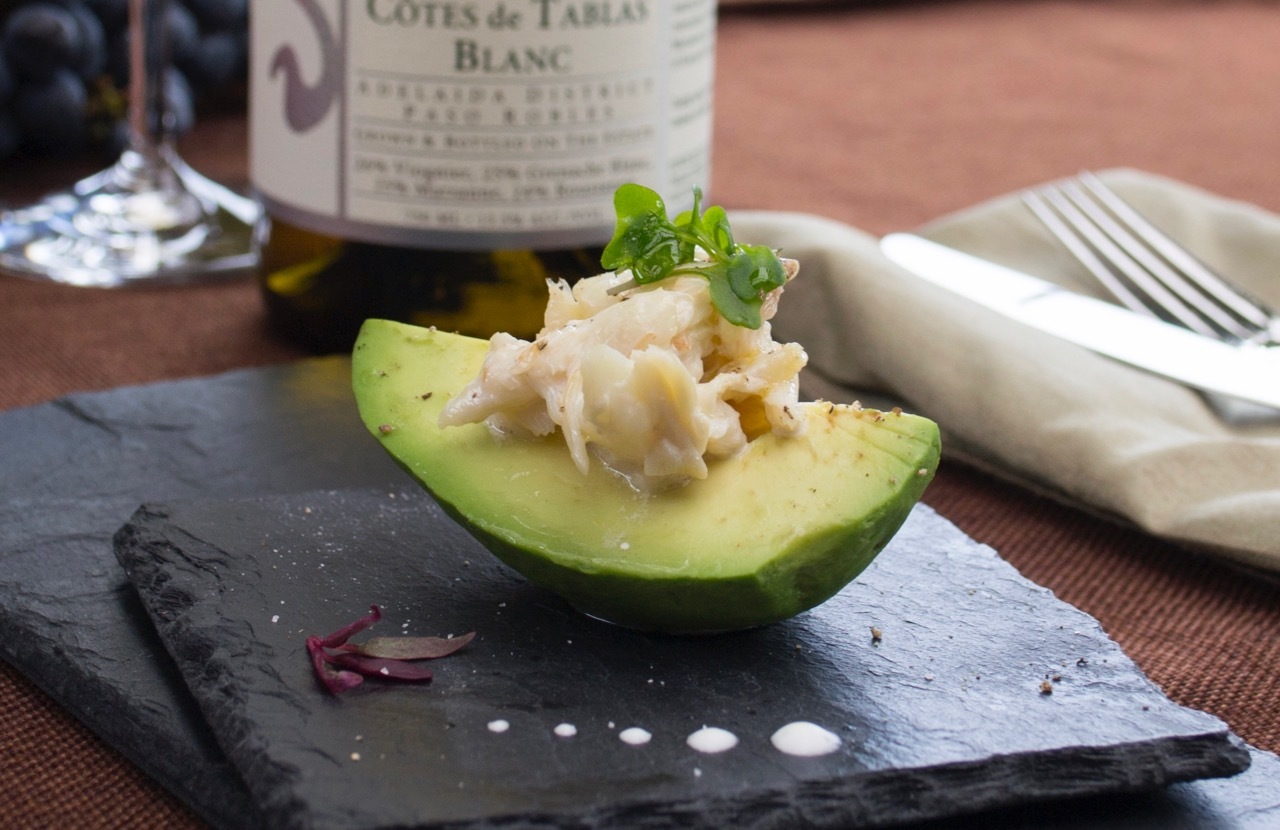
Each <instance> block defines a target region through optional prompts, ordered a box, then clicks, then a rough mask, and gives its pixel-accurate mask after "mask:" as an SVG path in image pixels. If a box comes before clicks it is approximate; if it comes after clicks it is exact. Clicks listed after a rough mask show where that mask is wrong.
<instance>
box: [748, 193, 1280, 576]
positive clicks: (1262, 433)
mask: <svg viewBox="0 0 1280 830" xmlns="http://www.w3.org/2000/svg"><path fill="white" fill-rule="evenodd" d="M1102 176H1103V178H1104V179H1105V180H1107V181H1108V183H1110V184H1111V186H1112V187H1113V188H1115V190H1116V191H1118V192H1119V193H1120V194H1121V195H1122V196H1124V197H1125V198H1126V199H1128V200H1129V201H1130V202H1132V203H1133V204H1134V206H1135V207H1137V208H1138V209H1139V211H1141V212H1143V213H1144V214H1146V215H1147V216H1148V218H1150V219H1151V220H1152V221H1153V222H1155V223H1156V224H1158V225H1159V226H1161V227H1162V228H1163V229H1165V230H1166V231H1167V232H1169V233H1170V234H1171V235H1172V236H1173V237H1174V238H1176V239H1178V240H1180V241H1182V242H1183V243H1184V244H1186V245H1187V247H1189V248H1191V249H1192V250H1193V251H1194V252H1195V253H1197V254H1198V255H1199V256H1200V257H1201V258H1202V259H1203V260H1204V261H1205V262H1206V263H1208V264H1210V265H1211V266H1214V267H1216V268H1218V269H1220V270H1221V271H1222V272H1223V273H1226V274H1228V275H1230V277H1231V279H1232V281H1233V282H1236V283H1238V284H1239V285H1241V286H1242V287H1244V288H1246V289H1248V290H1249V291H1250V292H1251V293H1253V294H1254V295H1255V296H1257V297H1259V299H1262V300H1263V301H1265V302H1268V303H1270V304H1272V305H1273V307H1280V267H1278V266H1280V217H1277V216H1275V215H1272V214H1268V213H1266V212H1264V211H1262V210H1260V209H1258V208H1256V207H1252V206H1249V205H1245V204H1241V203H1237V202H1231V201H1227V200H1225V199H1222V198H1219V197H1216V196H1213V195H1211V194H1208V193H1205V192H1203V191H1200V190H1197V189H1195V188H1192V187H1189V186H1187V185H1184V184H1179V183H1177V182H1173V181H1170V180H1168V179H1162V178H1159V177H1156V176H1152V175H1148V174H1144V173H1140V172H1137V171H1132V170H1113V171H1107V172H1105V173H1103V174H1102ZM733 224H734V231H735V235H736V236H737V237H738V238H739V239H742V240H746V241H752V242H764V243H767V244H770V245H774V246H779V247H781V248H782V249H783V251H784V254H785V255H786V256H790V257H795V258H796V259H798V260H800V263H801V267H800V276H799V278H798V279H797V280H796V281H795V282H794V283H793V284H792V285H791V286H789V287H788V289H787V296H786V298H785V300H784V301H783V303H782V306H781V310H780V312H779V315H778V317H777V319H776V320H775V324H774V329H775V336H776V337H778V339H783V340H793V341H796V342H799V343H801V344H803V345H804V346H805V347H806V349H807V350H808V352H809V357H810V364H809V369H808V370H806V376H805V377H806V381H805V382H806V384H807V386H808V389H807V391H808V392H809V393H810V394H815V395H817V396H820V397H824V398H827V399H832V400H851V399H855V398H860V397H861V398H862V400H863V401H864V402H866V401H867V398H866V397H865V396H866V395H867V394H869V393H871V394H880V395H883V396H886V397H887V399H888V400H889V401H890V402H898V403H901V404H903V405H904V408H905V407H910V408H911V409H913V410H914V411H917V412H920V413H921V414H925V415H928V416H929V417H932V418H934V419H935V420H937V421H938V423H939V425H940V426H941V428H942V433H943V447H944V452H948V451H949V452H951V453H952V454H953V455H955V456H958V457H963V458H966V459H968V460H971V461H976V462H977V463H980V464H982V465H983V466H985V467H987V468H988V469H991V470H993V471H995V472H997V473H999V474H1002V475H1004V476H1006V477H1008V478H1011V479H1014V480H1017V481H1019V482H1021V483H1024V484H1027V485H1029V486H1032V487H1035V488H1037V489H1040V490H1042V491H1045V492H1047V493H1049V494H1052V495H1056V496H1057V497H1059V498H1062V499H1065V500H1067V501H1070V502H1072V503H1075V504H1078V505H1081V506H1084V507H1086V508H1088V509H1091V510H1093V511H1096V512H1099V513H1103V514H1108V515H1111V516H1114V517H1117V518H1120V519H1122V520H1125V521H1127V522H1130V523H1132V524H1133V525H1136V526H1137V527H1139V528H1142V529H1144V530H1146V531H1148V532H1150V533H1152V534H1155V535H1157V536H1160V537H1164V538H1166V539H1170V540H1173V541H1176V542H1179V543H1183V544H1185V545H1188V546H1191V547H1195V548H1198V549H1202V550H1207V551H1211V552H1215V553H1217V554H1220V555H1224V556H1226V557H1229V558H1231V559H1233V560H1235V561H1237V562H1241V563H1245V564H1248V565H1252V566H1256V567H1261V568H1264V569H1269V570H1272V571H1280V419H1278V420H1276V421H1275V422H1270V423H1255V424H1252V425H1249V426H1232V425H1229V424H1227V423H1224V422H1223V421H1222V420H1221V419H1220V418H1219V417H1218V416H1217V415H1215V413H1214V411H1213V410H1212V409H1210V408H1209V407H1208V406H1207V405H1206V404H1205V402H1204V399H1203V398H1202V397H1201V396H1200V395H1198V394H1197V393H1195V392H1192V391H1190V390H1188V389H1186V388H1184V387H1182V386H1180V385H1178V384H1176V383H1172V382H1170V381H1167V380H1163V379H1161V378H1158V377H1155V376H1153V375H1149V374H1146V373H1144V372H1141V371H1139V370H1136V369H1132V368H1129V367H1127V366H1124V365H1121V364H1119V363H1117V362H1115V361H1112V360H1109V359H1107V358H1104V357H1100V356H1098V355H1095V354H1093V353H1092V352H1090V351H1088V350H1086V349H1083V348H1081V347H1078V346H1075V345H1072V344H1070V343H1066V342H1064V341H1061V340H1058V339H1057V338H1054V337H1052V336H1050V335H1047V334H1043V333H1041V332H1039V331H1037V330H1034V329H1031V328H1029V327H1027V326H1024V325H1022V324H1020V323H1017V322H1014V321H1012V320H1009V319H1007V318H1005V317H1003V316H1001V315H999V314H997V313H995V312H992V311H989V310H987V309H985V308H982V307H979V306H977V305H975V304H973V303H971V302H969V301H967V300H965V299H963V298H960V297H957V296H954V295H952V294H950V293H949V292H946V291H944V290H941V289H939V288H936V287H934V286H932V285H930V284H928V283H926V282H924V281H923V280H921V279H919V278H917V277H915V276H914V275H912V274H910V273H908V272H906V271H904V270H902V269H901V268H899V267H897V266H896V265H894V264H893V263H891V262H889V261H888V260H887V259H885V258H884V256H883V255H882V254H881V253H880V251H879V248H878V240H877V239H876V238H874V237H872V236H870V235H868V234H865V233H863V232H861V231H859V230H857V229H855V228H852V227H849V226H847V225H843V224H840V223H837V222H833V221H831V220H827V219H823V218H820V217H815V216H807V215H798V214H781V213H759V212H744V213H740V214H735V215H734V217H733ZM919 231H920V233H921V234H922V235H925V236H929V237H931V238H933V239H935V240H937V241H939V242H942V243H944V244H947V245H951V246H953V247H956V248H961V249H963V250H966V251H969V252H970V253H973V254H976V255H978V256H982V257H985V258H988V259H991V260H995V261H998V262H1002V263H1004V264H1006V265H1010V266H1013V267H1015V268H1019V269H1022V270H1024V271H1027V272H1029V273H1033V274H1036V275H1038V276H1041V277H1043V278H1045V279H1050V280H1054V281H1056V282H1059V283H1062V284H1063V285H1066V286H1068V287H1070V288H1072V289H1073V290H1077V291H1082V292H1087V293H1092V294H1094V295H1096V296H1104V295H1103V293H1102V292H1101V291H1100V290H1098V289H1097V288H1096V286H1095V285H1094V283H1093V282H1092V280H1091V278H1090V277H1089V276H1088V274H1087V272H1084V271H1082V270H1081V269H1080V267H1079V266H1078V265H1076V263H1075V262H1074V261H1073V260H1072V259H1071V257H1070V255H1069V254H1067V253H1066V252H1065V251H1063V250H1061V248H1060V247H1059V246H1058V243H1056V242H1055V241H1054V240H1053V239H1052V238H1051V237H1050V236H1049V235H1048V233H1047V232H1046V231H1045V230H1043V228H1042V227H1041V226H1040V225H1039V223H1038V222H1037V220H1036V219H1035V218H1034V217H1032V216H1031V215H1030V213H1029V212H1028V211H1027V210H1026V208H1025V207H1023V206H1022V204H1021V203H1020V201H1019V199H1018V197H1017V195H1016V194H1013V195H1009V196H1005V197H1001V198H998V199H995V200H993V201H991V202H987V203H984V204H981V205H978V206H976V207H974V208H971V209H968V210H965V211H962V212H960V213H956V214H953V215H951V216H948V217H945V218H943V219H941V220H939V221H937V222H935V223H932V224H930V225H928V226H927V227H925V228H922V229H919Z"/></svg>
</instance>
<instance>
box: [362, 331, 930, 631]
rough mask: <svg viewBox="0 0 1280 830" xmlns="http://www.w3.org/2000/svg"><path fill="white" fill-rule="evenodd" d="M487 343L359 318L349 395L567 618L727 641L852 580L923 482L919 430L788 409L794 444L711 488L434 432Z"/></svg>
mask: <svg viewBox="0 0 1280 830" xmlns="http://www.w3.org/2000/svg"><path fill="white" fill-rule="evenodd" d="M487 350H488V342H487V341H485V340H478V339H475V338H471V337H463V336H461V335H456V334H447V333H444V332H440V331H436V330H434V329H424V328H418V327H415V326H409V325H404V324H401V323H393V322H389V321H385V320H369V321H367V322H366V323H365V325H364V327H363V329H362V330H361V333H360V337H359V339H358V340H357V342H356V345H355V351H354V354H353V365H352V372H353V386H354V389H355V395H356V400H357V402H358V404H359V407H360V414H361V417H362V418H363V420H364V423H365V425H366V426H367V427H368V428H369V430H370V432H371V433H372V434H373V435H374V436H376V437H377V438H378V440H379V441H380V442H381V443H382V446H383V447H384V448H385V449H386V450H387V452H389V453H391V455H392V457H394V458H395V459H396V461H398V462H399V463H400V465H401V466H402V467H404V468H405V469H406V470H407V471H408V472H409V473H410V474H411V475H412V476H413V477H414V478H416V479H417V480H418V481H419V482H421V483H422V484H423V485H424V486H425V487H426V489H427V490H428V491H429V492H430V493H431V495H432V496H433V497H434V498H435V500H436V501H437V502H439V504H440V505H441V507H443V508H444V509H445V510H446V511H447V512H448V513H449V514H450V515H451V516H453V517H454V518H455V519H456V520H457V521H459V522H460V523H461V524H462V525H463V526H464V527H466V528H467V529H468V530H469V531H470V532H471V533H472V534H473V535H474V536H475V537H476V538H477V539H479V540H480V542H482V543H483V544H484V545H485V547H487V548H488V549H489V550H490V551H492V552H493V553H494V554H495V555H496V556H498V558H500V559H501V560H502V561H504V562H505V563H507V564H508V565H510V566H511V567H512V568H514V569H515V570H517V571H519V572H520V573H521V574H523V575H524V576H525V577H527V578H528V579H529V580H530V581H532V582H533V583H535V584H537V585H540V586H542V587H544V588H547V589H549V590H551V591H553V592H555V593H557V594H559V595H560V596H562V597H563V598H564V599H566V600H567V601H568V602H569V603H570V604H572V605H573V606H574V607H576V608H577V609H578V610H580V611H582V612H584V613H586V614H590V615H592V616H596V617H600V618H602V619H605V620H609V621H611V622H614V623H617V624H620V625H624V626H628V627H632V628H638V629H645V630H652V631H663V632H671V633H695V632H712V631H725V630H732V629H739V628H747V627H751V626H757V625H763V624H766V623H770V622H775V621H778V620H783V619H786V618H788V617H791V616H794V615H795V614H798V613H800V612H801V611H804V610H806V609H809V608H812V607H813V606H815V605H818V604H819V603H821V602H823V601H824V600H826V599H828V598H829V597H831V596H832V595H833V594H835V593H836V592H837V591H839V590H840V589H841V588H843V587H844V586H845V585H847V584H848V583H849V582H850V581H851V580H852V579H853V578H854V577H856V576H857V575H858V574H859V573H860V572H861V571H862V570H863V569H864V568H865V567H866V566H867V565H868V564H869V563H870V562H871V560H872V559H873V558H874V557H875V555H876V554H877V553H879V551H880V550H881V548H883V547H884V545H885V544H886V543H887V542H888V541H889V539H890V537H892V536H893V534H894V533H895V532H897V530H898V528H899V527H900V526H901V524H902V522H903V521H904V520H905V519H906V517H907V514H908V513H909V512H910V511H911V508H912V506H913V505H914V504H915V503H916V502H917V501H918V500H919V499H920V495H921V493H923V491H924V489H925V486H926V485H927V484H928V483H929V481H930V480H931V479H932V478H933V473H934V470H935V469H936V467H937V464H938V456H939V437H938V428H937V426H936V425H935V424H934V423H933V422H932V421H929V420H927V419H925V418H921V417H918V416H914V415H907V414H903V413H897V412H893V413H889V412H883V413H882V412H878V411H876V410H870V409H856V408H851V407H847V406H839V405H833V404H829V403H825V402H816V403H803V404H801V405H800V407H801V409H802V410H803V413H804V417H805V418H806V419H807V427H806V430H805V432H804V433H803V434H802V435H801V436H799V437H795V438H778V437H776V436H774V435H772V434H765V435H762V436H760V437H758V438H756V439H755V440H754V441H752V442H751V444H750V445H749V446H748V448H747V449H746V450H745V451H744V452H742V453H741V454H739V455H738V456H736V457H734V458H730V459H725V460H721V461H714V462H711V464H710V470H709V474H708V476H707V478H705V479H702V480H695V481H691V482H689V483H688V484H686V485H684V486H681V487H677V488H675V489H671V490H666V491H663V492H660V493H657V494H653V495H647V496H646V495H641V494H639V493H637V492H636V491H634V490H633V489H632V488H631V487H629V486H628V485H627V483H626V482H625V481H623V480H622V479H620V478H619V477H617V476H616V475H614V474H612V473H610V472H609V471H608V470H606V469H605V468H604V467H603V466H602V465H601V464H599V463H598V462H593V464H592V466H591V470H590V472H589V473H588V474H586V475H584V474H582V473H581V472H579V471H578V469H577V468H576V467H575V466H574V464H573V461H572V460H571V459H570V457H569V452H568V450H567V448H566V447H565V444H564V440H563V438H562V437H561V436H560V435H559V434H558V433H557V434H555V435H552V436H549V437H548V438H546V439H540V440H522V439H504V440H499V439H497V438H495V437H494V436H493V435H492V434H491V433H490V432H489V429H488V427H486V426H485V425H483V424H472V425H468V426H462V427H448V428H444V429H442V428H441V427H439V426H438V425H437V417H438V416H439V413H440V410H441V408H442V407H443V406H444V405H445V404H446V403H447V402H448V401H449V399H450V398H452V397H453V396H454V395H456V394H458V393H459V391H461V390H462V389H463V387H465V386H466V385H467V383H469V382H470V381H471V379H472V378H474V377H475V376H476V375H477V374H478V373H479V371H480V366H481V363H482V362H483V360H484V356H485V354H486V352H487Z"/></svg>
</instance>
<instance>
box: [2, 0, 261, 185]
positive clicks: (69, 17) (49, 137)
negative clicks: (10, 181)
mask: <svg viewBox="0 0 1280 830" xmlns="http://www.w3.org/2000/svg"><path fill="white" fill-rule="evenodd" d="M128 9H129V0H0V161H3V160H4V159H6V158H9V157H10V156H12V155H14V154H15V153H19V152H22V153H28V154H31V155H40V156H49V155H71V154H75V153H81V152H84V151H86V150H88V149H92V148H102V149H104V150H105V151H106V152H107V153H110V154H115V153H118V152H119V151H120V150H121V149H122V148H123V146H124V142H125V140H126V135H127V134H126V127H125V125H124V121H123V117H124V115H125V112H126V110H127V95H128V88H129V31H128ZM163 25H164V27H165V33H166V35H167V37H166V38H164V39H163V40H165V41H167V43H168V47H169V57H170V61H169V67H168V69H167V70H166V73H165V77H164V82H163V85H162V87H163V95H164V98H165V101H166V104H167V109H168V111H169V113H170V115H171V117H172V119H173V125H172V128H173V129H174V130H175V131H176V132H178V133H182V132H185V131H186V130H188V129H190V128H191V126H192V125H193V124H194V123H195V117H196V102H197V100H199V99H200V98H201V97H202V96H209V95H212V94H214V93H219V92H224V91H226V90H231V89H235V88H236V87H237V86H238V85H240V84H242V83H243V81H244V76H245V70H246V66H247V61H248V0H170V2H169V4H168V9H167V12H166V15H165V19H164V20H163Z"/></svg>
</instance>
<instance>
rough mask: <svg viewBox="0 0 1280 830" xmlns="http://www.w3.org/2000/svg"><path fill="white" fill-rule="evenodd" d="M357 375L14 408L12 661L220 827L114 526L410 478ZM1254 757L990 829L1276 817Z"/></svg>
mask: <svg viewBox="0 0 1280 830" xmlns="http://www.w3.org/2000/svg"><path fill="white" fill-rule="evenodd" d="M348 373H349V365H348V363H347V362H346V361H345V360H342V359H337V358H324V359H316V360H308V361H303V362H299V363H296V364H291V365H288V366H280V367H274V368H268V369H253V370H244V371H236V372H231V373H227V374H225V375H219V376H216V377H211V378H198V379H193V380H186V381H179V382H166V383H158V384H151V385H146V386H138V387H127V388H121V389H117V390H113V391H109V392H101V393H88V394H79V395H72V396H68V397H66V398H64V399H60V400H57V401H53V402H50V403H47V404H41V405H38V406H33V407H28V408H24V409H18V410H11V411H8V412H3V413H0V659H4V660H5V661H6V662H8V663H10V664H11V665H13V666H15V667H16V668H18V669H19V670H21V671H22V672H24V673H25V674H26V675H27V676H28V677H29V678H31V679H32V680H33V681H35V682H36V683H37V684H38V685H40V686H41V687H42V688H44V689H45V690H46V691H47V692H49V693H50V695H51V696H52V697H54V698H55V699H56V700H58V701H59V702H60V703H61V704H62V705H63V706H65V707H66V708H67V709H68V710H69V711H70V712H71V713H72V714H74V715H75V716H77V717H78V718H80V719H81V720H82V721H83V722H84V723H86V724H87V725H88V726H89V727H90V728H91V729H93V730H94V731H95V732H97V733H98V734H99V735H101V736H102V737H103V738H105V739H106V740H107V741H108V742H110V743H111V744H112V745H114V746H115V747H116V748H117V749H118V750H119V751H121V752H122V753H123V754H124V755H125V756H127V757H129V758H130V759H132V760H133V761H134V763H136V764H137V765H138V766H139V767H140V768H141V769H143V770H144V771H146V772H148V773H149V774H150V775H152V776H153V777H155V778H156V779H157V780H158V781H159V782H160V783H161V784H163V785H164V786H166V787H167V788H169V789H170V790H171V791H172V792H174V793H175V794H177V795H178V796H179V797H180V798H182V799H184V800H185V801H186V802H187V803H188V804H190V805H191V806H192V807H193V808H195V809H196V810H197V811H198V812H200V813H201V814H202V815H203V816H204V817H205V818H206V819H207V820H209V821H210V822H211V823H212V824H214V825H215V826H217V827H223V828H252V827H254V826H257V824H258V822H259V816H258V815H257V813H256V810H255V808H254V805H253V804H252V801H251V800H250V797H249V794H248V791H247V789H246V788H245V786H244V784H243V782H242V780H241V779H240V777H239V775H238V773H237V772H236V771H235V769H234V767H233V766H232V765H231V764H230V763H228V762H227V760H226V759H225V757H224V756H223V754H222V753H221V751H220V749H219V748H218V746H217V744H216V743H215V740H214V737H213V734H212V732H211V731H210V729H209V727H208V726H207V725H206V724H205V722H204V720H203V717H202V715H201V713H200V711H199V709H198V708H197V706H196V705H195V703H194V701H193V700H192V699H191V696H190V695H189V694H188V693H187V690H186V688H185V686H184V685H183V682H182V680H181V677H180V675H179V674H178V672H177V670H176V668H175V667H174V666H173V665H172V662H171V661H170V659H169V656H168V655H167V653H166V652H165V650H164V648H163V646H162V643H161V641H160V640H159V638H158V637H157V636H156V633H155V631H154V630H153V629H152V627H151V624H150V621H149V620H148V619H147V618H146V614H145V611H144V609H143V607H142V605H141V603H140V602H139V601H138V598H137V596H136V595H135V594H134V591H133V588H132V586H131V585H129V583H128V581H127V579H126V578H125V576H124V574H123V572H122V571H120V569H119V567H118V565H117V564H116V562H115V559H114V557H113V556H112V553H111V534H112V533H113V532H114V531H115V529H116V528H117V527H119V525H120V524H121V523H123V522H124V521H125V520H126V519H127V518H128V517H129V516H130V514H131V513H132V512H133V511H134V509H135V508H136V507H137V505H138V504H139V503H141V502H144V501H148V500H157V499H162V498H163V499H189V498H204V497H220V496H232V495H251V494H256V493H284V492H290V491H299V490H309V489H313V488H337V487H344V486H361V485H379V484H383V483H394V484H395V485H397V486H403V485H404V484H405V482H406V481H407V479H406V478H405V477H404V475H403V474H402V473H401V472H400V471H399V470H398V469H397V468H395V467H394V465H392V464H391V463H390V462H389V461H388V459H387V458H386V457H385V455H384V454H383V453H382V451H381V450H380V449H379V448H377V447H376V442H370V441H369V440H368V439H367V436H366V435H365V432H364V429H363V427H362V426H361V425H360V424H359V421H358V419H357V417H356V415H355V409H354V403H353V402H352V401H351V399H350V393H349V391H348V390H349V379H348ZM383 625H384V627H385V626H386V625H387V624H386V623H384V624H383ZM1253 758H1254V763H1253V766H1252V767H1251V768H1250V769H1249V770H1248V771H1247V772H1245V773H1244V774H1242V775H1238V776H1235V777H1233V778H1228V779H1216V780H1212V781H1203V782H1194V783H1188V784H1177V785H1174V786H1173V787H1171V788H1169V789H1168V790H1167V791H1159V792H1155V793H1148V794H1140V795H1136V796H1132V797H1129V796H1124V797H1112V798H1105V799H1101V800H1098V799H1090V800H1088V801H1087V802H1086V803H1084V804H1081V803H1079V802H1078V801H1075V802H1072V803H1071V804H1070V805H1069V807H1068V808H1066V809H1067V810H1069V812H1068V813H1066V814H1065V815H1069V816H1072V817H1079V820H1078V821H1076V820H1075V819H1074V818H1059V819H1057V820H1050V819H1049V818H1048V817H1046V815H1045V814H1044V813H1043V812H1041V811H1040V810H1039V809H1038V808H1037V809H1035V810H1032V811H1030V813H1026V812H1023V811H1019V810H1014V811H1013V812H1012V813H1001V814H1000V815H998V816H995V817H992V818H990V819H987V818H983V819H978V820H976V821H978V823H977V824H975V825H974V826H980V827H1009V828H1013V827H1019V828H1021V827H1023V826H1025V827H1028V828H1030V827H1043V826H1049V827H1053V828H1058V827H1064V828H1065V827H1071V828H1081V830H1083V829H1084V828H1097V830H1101V829H1102V828H1107V830H1109V829H1110V828H1112V827H1125V828H1128V827H1135V828H1143V830H1146V829H1147V828H1149V830H1155V829H1156V828H1166V827H1168V828H1177V830H1184V828H1185V830H1210V828H1212V830H1218V828H1228V827H1229V828H1246V827H1247V828H1254V827H1257V828H1259V830H1261V828H1273V827H1275V826H1277V824H1280V822H1277V820H1276V815H1277V811H1278V810H1280V807H1277V806H1276V801H1277V799H1278V797H1277V796H1276V793H1280V762H1278V761H1277V760H1276V758H1275V756H1273V755H1270V754H1267V753H1259V752H1256V751H1254V752H1253ZM1054 815H1058V816H1061V815H1063V814H1062V813H1056V812H1055V813H1054ZM1046 822H1047V825H1046ZM945 826H947V827H951V826H953V825H952V824H951V823H946V824H945Z"/></svg>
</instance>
